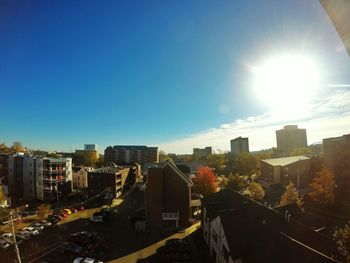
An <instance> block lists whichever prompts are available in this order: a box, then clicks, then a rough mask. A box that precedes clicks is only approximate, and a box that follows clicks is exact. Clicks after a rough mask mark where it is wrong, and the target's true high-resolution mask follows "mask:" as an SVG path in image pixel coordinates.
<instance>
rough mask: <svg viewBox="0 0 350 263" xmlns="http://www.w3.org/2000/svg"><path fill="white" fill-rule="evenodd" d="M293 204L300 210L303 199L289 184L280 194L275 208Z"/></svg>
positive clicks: (291, 184)
mask: <svg viewBox="0 0 350 263" xmlns="http://www.w3.org/2000/svg"><path fill="white" fill-rule="evenodd" d="M293 203H296V204H297V205H299V207H300V208H302V206H303V203H304V201H303V198H302V197H301V196H299V194H298V191H297V189H296V188H295V187H294V184H293V183H292V182H290V183H289V184H288V185H287V187H286V191H285V192H284V193H283V194H282V196H281V199H280V201H279V203H278V205H277V206H278V207H279V206H285V205H289V204H293Z"/></svg>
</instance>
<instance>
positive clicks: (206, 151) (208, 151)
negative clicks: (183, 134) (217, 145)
mask: <svg viewBox="0 0 350 263" xmlns="http://www.w3.org/2000/svg"><path fill="white" fill-rule="evenodd" d="M212 154H213V149H212V147H205V148H203V149H200V148H193V155H196V156H199V157H208V156H210V155H212Z"/></svg>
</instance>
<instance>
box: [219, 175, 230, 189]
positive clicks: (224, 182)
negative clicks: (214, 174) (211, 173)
mask: <svg viewBox="0 0 350 263" xmlns="http://www.w3.org/2000/svg"><path fill="white" fill-rule="evenodd" d="M227 183H228V178H227V177H225V176H223V175H221V176H219V177H218V186H219V187H220V188H225V187H226V186H227Z"/></svg>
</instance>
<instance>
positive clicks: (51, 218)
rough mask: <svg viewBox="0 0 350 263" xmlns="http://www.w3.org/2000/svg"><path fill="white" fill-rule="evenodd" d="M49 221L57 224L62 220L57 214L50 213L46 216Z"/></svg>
mask: <svg viewBox="0 0 350 263" xmlns="http://www.w3.org/2000/svg"><path fill="white" fill-rule="evenodd" d="M46 220H47V221H49V222H50V223H52V224H57V223H58V222H60V221H61V220H60V219H59V218H58V217H57V216H55V215H49V216H48V217H47V218H46Z"/></svg>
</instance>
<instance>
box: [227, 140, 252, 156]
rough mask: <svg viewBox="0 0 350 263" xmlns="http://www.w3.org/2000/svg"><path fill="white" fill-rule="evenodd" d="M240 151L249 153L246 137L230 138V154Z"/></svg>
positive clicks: (236, 153)
mask: <svg viewBox="0 0 350 263" xmlns="http://www.w3.org/2000/svg"><path fill="white" fill-rule="evenodd" d="M240 153H249V140H248V138H242V137H238V138H236V139H233V140H231V154H234V155H238V154H240Z"/></svg>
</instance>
